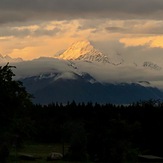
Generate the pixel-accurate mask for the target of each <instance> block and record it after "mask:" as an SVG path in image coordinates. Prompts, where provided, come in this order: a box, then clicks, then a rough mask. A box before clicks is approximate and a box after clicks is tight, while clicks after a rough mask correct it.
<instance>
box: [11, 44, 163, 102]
mask: <svg viewBox="0 0 163 163" xmlns="http://www.w3.org/2000/svg"><path fill="white" fill-rule="evenodd" d="M145 59H146V58H145ZM138 61H139V60H138V59H137V60H136V58H134V59H131V58H130V59H128V58H127V57H126V56H125V55H121V54H119V53H116V52H115V53H113V51H112V52H110V50H109V49H108V53H106V54H104V53H102V52H101V51H100V50H97V49H96V48H95V47H94V46H93V45H92V44H91V43H90V42H89V41H81V42H76V43H74V44H72V45H71V46H70V47H69V48H68V49H67V50H66V51H65V52H63V53H62V54H60V55H59V56H57V57H53V58H48V57H41V58H38V59H34V60H31V61H23V62H17V63H14V65H15V66H16V67H17V68H16V69H14V72H15V74H16V78H17V79H20V80H22V81H23V83H24V85H25V86H26V88H27V90H28V91H29V92H30V93H32V94H33V95H34V96H35V102H38V103H49V102H64V103H66V101H72V100H76V101H77V102H88V101H93V102H99V103H107V102H111V103H131V102H136V101H139V100H148V99H163V92H162V89H163V82H162V81H163V78H162V73H163V69H162V67H161V66H159V64H156V62H155V63H153V62H152V61H150V60H149V61H148V62H147V61H146V60H143V59H141V62H138ZM156 70H157V71H156Z"/></svg>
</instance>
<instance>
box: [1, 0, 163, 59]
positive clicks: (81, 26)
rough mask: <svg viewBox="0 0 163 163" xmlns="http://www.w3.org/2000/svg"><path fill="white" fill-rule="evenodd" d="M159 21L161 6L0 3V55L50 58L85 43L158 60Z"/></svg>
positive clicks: (115, 0)
mask: <svg viewBox="0 0 163 163" xmlns="http://www.w3.org/2000/svg"><path fill="white" fill-rule="evenodd" d="M162 16H163V0H0V53H1V54H2V55H10V56H12V57H21V58H23V59H33V58H37V57H39V56H54V54H55V53H57V52H58V51H60V50H62V49H65V48H67V47H68V46H69V45H71V44H72V43H73V42H75V41H77V40H80V39H88V40H90V41H92V42H93V43H94V44H96V45H98V47H99V48H101V49H103V50H104V51H107V48H108V47H109V48H113V49H115V50H117V49H118V50H119V51H123V52H126V53H127V52H130V53H131V51H130V50H128V49H131V48H132V47H134V48H137V49H139V50H140V51H139V52H140V53H142V55H143V53H144V51H148V52H149V53H150V52H153V53H154V52H155V50H156V52H159V53H160V54H161V53H162V54H163V35H162V34H163V20H162ZM142 49H143V50H142Z"/></svg>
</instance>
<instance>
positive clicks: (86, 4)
mask: <svg viewBox="0 0 163 163" xmlns="http://www.w3.org/2000/svg"><path fill="white" fill-rule="evenodd" d="M162 13H163V1H162V0H148V1H147V0H136V1H135V0H123V1H122V0H89V1H88V0H82V1H80V0H48V1H45V0H1V1H0V23H8V22H14V21H16V22H18V21H29V20H68V19H78V18H84V19H85V18H110V19H130V18H132V19H133V18H136V19H138V18H145V19H146V18H147V19H161V20H162Z"/></svg>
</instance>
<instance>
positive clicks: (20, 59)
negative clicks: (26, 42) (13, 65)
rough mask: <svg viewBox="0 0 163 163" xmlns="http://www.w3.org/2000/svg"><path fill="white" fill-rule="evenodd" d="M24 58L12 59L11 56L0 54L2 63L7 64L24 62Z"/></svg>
mask: <svg viewBox="0 0 163 163" xmlns="http://www.w3.org/2000/svg"><path fill="white" fill-rule="evenodd" d="M22 61H23V59H22V58H11V57H10V56H9V55H5V56H3V55H2V54H0V63H7V62H22Z"/></svg>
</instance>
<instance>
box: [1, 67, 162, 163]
mask: <svg viewBox="0 0 163 163" xmlns="http://www.w3.org/2000/svg"><path fill="white" fill-rule="evenodd" d="M12 68H13V67H11V66H8V65H6V66H4V67H0V92H1V94H0V162H12V161H13V162H14V161H15V162H16V161H17V159H18V155H19V154H20V153H25V154H32V155H35V156H36V157H37V158H38V160H37V162H45V161H46V158H47V156H48V154H49V153H50V152H59V153H62V154H63V159H62V161H59V163H60V162H71V161H75V162H78V161H81V162H85V161H87V162H88V161H91V162H112V163H114V162H115V163H117V162H127V161H128V162H137V160H138V155H139V154H152V155H157V156H163V152H162V147H163V139H162V138H163V133H162V126H163V103H162V102H160V101H153V100H150V101H144V102H137V103H135V104H131V105H127V106H124V105H121V106H120V105H118V106H116V105H112V104H105V105H99V104H92V103H91V102H90V103H87V104H84V103H81V104H76V103H75V102H71V103H67V104H66V105H63V104H57V103H55V104H49V105H44V106H42V105H35V104H33V103H32V102H31V95H30V94H28V93H27V92H26V90H25V88H24V87H23V85H22V83H21V82H19V81H15V80H13V76H14V74H13V72H12ZM58 144H59V145H58ZM19 162H21V161H20V160H19ZM23 162H24V161H23Z"/></svg>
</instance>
